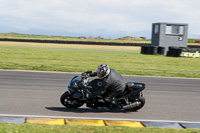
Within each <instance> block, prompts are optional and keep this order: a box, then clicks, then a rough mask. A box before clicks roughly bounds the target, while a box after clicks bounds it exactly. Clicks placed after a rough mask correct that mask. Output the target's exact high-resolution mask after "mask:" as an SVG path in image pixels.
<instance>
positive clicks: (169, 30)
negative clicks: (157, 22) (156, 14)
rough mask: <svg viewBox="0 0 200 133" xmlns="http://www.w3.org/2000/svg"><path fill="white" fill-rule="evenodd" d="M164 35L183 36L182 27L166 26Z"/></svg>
mask: <svg viewBox="0 0 200 133" xmlns="http://www.w3.org/2000/svg"><path fill="white" fill-rule="evenodd" d="M165 33H166V34H172V35H183V33H184V26H181V25H167V26H166V32H165Z"/></svg>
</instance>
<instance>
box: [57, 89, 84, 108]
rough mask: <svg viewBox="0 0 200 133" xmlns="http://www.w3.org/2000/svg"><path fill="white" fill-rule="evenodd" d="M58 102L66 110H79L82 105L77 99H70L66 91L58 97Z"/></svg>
mask: <svg viewBox="0 0 200 133" xmlns="http://www.w3.org/2000/svg"><path fill="white" fill-rule="evenodd" d="M60 102H61V104H62V105H63V106H65V107H66V108H79V107H81V106H82V105H83V104H84V103H83V102H81V101H79V100H78V99H74V98H72V97H71V95H70V94H69V92H68V91H67V92H65V93H64V94H62V96H61V97H60Z"/></svg>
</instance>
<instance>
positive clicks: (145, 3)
mask: <svg viewBox="0 0 200 133" xmlns="http://www.w3.org/2000/svg"><path fill="white" fill-rule="evenodd" d="M199 6H200V1H198V0H168V1H163V0H84V1H83V0H73V1H72V0H31V1H27V0H17V1H14V0H12V1H6V0H0V18H1V21H0V32H1V29H4V30H3V32H15V31H16V30H19V31H22V32H31V31H34V33H36V32H37V31H38V33H37V34H40V32H41V33H42V31H46V32H45V33H46V34H48V31H51V33H49V34H53V33H54V32H55V33H58V34H64V32H65V31H66V33H76V35H78V33H80V35H81V34H84V35H88V36H89V35H91V34H94V33H95V34H98V35H101V36H105V35H108V34H109V36H112V34H113V35H115V36H117V34H119V35H122V33H123V34H126V35H135V34H136V33H141V34H142V33H143V35H138V36H144V35H148V36H149V37H150V36H151V25H152V23H155V22H174V23H188V24H189V34H191V35H192V34H198V35H200V28H199V27H200V23H199V20H200V18H199V17H198V16H199V14H200V8H199ZM6 29H7V30H6ZM12 29H13V31H12ZM33 29H34V30H33ZM14 30H15V31H14ZM59 31H62V32H60V33H59ZM145 32H146V33H145ZM147 32H148V33H147Z"/></svg>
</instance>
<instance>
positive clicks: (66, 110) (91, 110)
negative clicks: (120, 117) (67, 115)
mask: <svg viewBox="0 0 200 133" xmlns="http://www.w3.org/2000/svg"><path fill="white" fill-rule="evenodd" d="M45 108H46V109H47V110H52V111H60V112H73V113H108V112H110V113H128V112H129V111H125V110H119V111H115V112H111V111H109V110H108V109H92V108H77V109H70V108H65V107H45ZM135 112H137V111H135Z"/></svg>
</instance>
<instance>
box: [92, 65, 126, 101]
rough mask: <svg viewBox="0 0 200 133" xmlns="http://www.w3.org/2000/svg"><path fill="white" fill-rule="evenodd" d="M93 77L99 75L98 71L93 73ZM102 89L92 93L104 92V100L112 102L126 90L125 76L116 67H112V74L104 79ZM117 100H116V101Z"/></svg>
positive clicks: (94, 94)
mask: <svg viewBox="0 0 200 133" xmlns="http://www.w3.org/2000/svg"><path fill="white" fill-rule="evenodd" d="M90 75H91V77H94V76H97V73H96V72H95V73H91V74H90ZM102 85H103V87H102V90H95V91H92V92H91V94H90V95H92V96H96V95H101V94H103V97H104V101H105V102H107V103H111V102H113V101H115V97H116V96H118V95H119V94H121V93H122V92H123V91H124V90H125V86H126V85H125V81H124V79H123V77H122V76H121V75H120V74H118V73H117V72H116V71H115V70H114V69H110V74H109V75H108V76H106V77H105V78H103V79H102ZM115 102H116V101H115Z"/></svg>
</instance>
